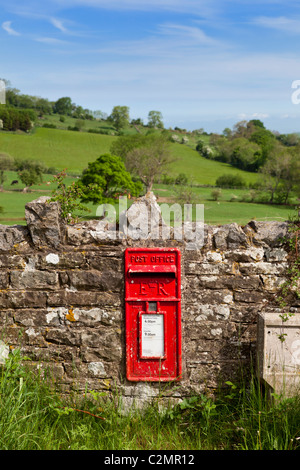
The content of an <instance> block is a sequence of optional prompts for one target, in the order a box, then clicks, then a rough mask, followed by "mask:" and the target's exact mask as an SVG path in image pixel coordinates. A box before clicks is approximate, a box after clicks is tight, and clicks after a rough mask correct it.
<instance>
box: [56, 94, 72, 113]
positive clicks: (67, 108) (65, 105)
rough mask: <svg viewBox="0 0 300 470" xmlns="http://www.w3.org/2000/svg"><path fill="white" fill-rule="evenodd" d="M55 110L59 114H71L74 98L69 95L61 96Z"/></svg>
mask: <svg viewBox="0 0 300 470" xmlns="http://www.w3.org/2000/svg"><path fill="white" fill-rule="evenodd" d="M53 111H54V112H55V113H57V114H67V115H68V114H71V112H72V100H71V98H70V97H69V96H64V97H62V98H59V99H58V100H57V101H56V102H55V104H54V106H53Z"/></svg>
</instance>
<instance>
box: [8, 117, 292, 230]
mask: <svg viewBox="0 0 300 470" xmlns="http://www.w3.org/2000/svg"><path fill="white" fill-rule="evenodd" d="M94 124H95V123H94ZM131 132H133V129H131ZM135 132H136V131H135ZM115 139H117V137H116V136H112V135H102V134H93V133H88V132H76V131H68V130H61V129H49V128H42V127H40V128H36V129H35V130H34V132H33V133H32V134H25V133H12V132H3V131H2V132H0V152H6V153H8V154H10V155H11V156H13V157H15V158H21V159H22V158H24V159H33V160H40V161H43V162H44V163H45V165H46V166H47V167H54V168H56V169H57V170H62V169H64V168H66V169H67V172H68V174H69V175H70V177H68V178H67V180H66V181H65V183H66V184H69V183H70V182H71V181H72V180H73V179H74V178H75V177H76V175H79V174H80V173H81V172H82V170H83V169H84V168H86V166H87V164H88V162H91V161H93V160H95V159H96V158H97V157H98V156H99V155H100V154H101V153H104V152H108V151H109V150H110V147H111V144H112V143H113V142H114V140H115ZM189 145H191V142H189ZM189 145H184V144H179V143H173V144H171V151H172V154H173V156H174V159H175V161H174V162H173V163H172V165H171V167H170V169H169V170H168V172H167V174H169V175H170V176H173V177H175V176H177V175H178V174H179V173H184V174H186V175H187V177H188V179H189V181H191V182H193V183H195V184H197V185H211V186H213V185H215V181H216V179H217V178H218V176H220V175H223V174H228V173H230V174H240V175H241V176H243V178H244V180H245V181H246V182H247V183H250V182H251V183H252V182H254V181H256V179H257V177H258V175H257V174H255V173H249V172H245V171H242V170H239V169H237V168H234V167H232V166H230V165H228V164H225V163H221V162H217V161H213V160H207V159H205V158H203V157H201V156H200V155H199V153H198V152H197V151H196V150H194V148H193V146H192V145H191V146H189ZM71 175H73V176H71ZM14 179H18V175H17V174H16V173H15V172H7V179H6V181H5V184H4V191H3V192H2V193H0V206H2V207H3V209H4V211H3V213H2V214H0V223H2V224H15V223H18V224H23V223H25V221H24V206H25V204H26V202H28V201H31V200H33V199H36V198H37V197H39V196H40V195H50V194H51V189H53V188H54V187H55V185H54V184H49V182H50V181H51V180H52V179H53V176H51V175H44V182H43V183H42V184H38V185H35V186H33V187H32V192H30V193H23V192H22V189H23V187H24V185H22V183H21V182H20V181H19V183H18V184H17V185H16V186H11V182H12V181H13V180H14ZM193 190H194V192H195V193H196V195H197V196H198V202H199V203H202V204H204V206H205V222H206V223H209V224H223V223H228V222H232V221H235V222H237V223H240V224H244V223H247V222H248V221H249V220H251V219H253V218H256V219H257V220H266V219H272V220H281V219H284V220H286V219H287V218H288V217H289V215H291V214H292V212H293V208H290V207H287V206H270V205H265V204H254V203H247V202H244V201H245V199H246V200H247V198H245V196H246V195H247V192H249V191H248V190H232V189H231V190H223V191H222V196H221V197H220V199H219V201H213V200H212V197H211V190H212V188H204V187H202V188H201V187H197V188H196V187H194V188H193ZM154 192H155V194H156V195H157V196H158V198H159V200H158V201H159V202H167V201H170V202H171V201H173V200H174V196H175V193H174V187H173V186H164V185H161V184H160V185H155V188H154ZM233 196H234V197H233ZM233 199H234V201H233ZM89 208H90V209H91V213H90V214H89V216H90V217H93V216H95V214H96V209H97V207H96V206H93V205H92V204H89Z"/></svg>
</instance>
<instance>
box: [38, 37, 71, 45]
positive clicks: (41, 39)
mask: <svg viewBox="0 0 300 470" xmlns="http://www.w3.org/2000/svg"><path fill="white" fill-rule="evenodd" d="M35 41H37V42H43V43H45V44H50V45H52V46H55V45H66V44H70V43H69V42H68V41H63V40H62V39H57V38H49V37H39V38H35Z"/></svg>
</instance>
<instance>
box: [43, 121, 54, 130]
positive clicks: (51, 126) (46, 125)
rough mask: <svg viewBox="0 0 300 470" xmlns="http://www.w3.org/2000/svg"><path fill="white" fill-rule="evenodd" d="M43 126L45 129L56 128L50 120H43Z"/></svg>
mask: <svg viewBox="0 0 300 470" xmlns="http://www.w3.org/2000/svg"><path fill="white" fill-rule="evenodd" d="M43 127H46V128H47V129H56V125H55V124H52V123H50V122H45V124H43Z"/></svg>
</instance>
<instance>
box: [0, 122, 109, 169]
mask: <svg viewBox="0 0 300 470" xmlns="http://www.w3.org/2000/svg"><path fill="white" fill-rule="evenodd" d="M114 139H116V137H113V136H104V135H99V134H89V133H87V132H76V131H66V130H58V129H47V128H37V129H36V130H35V132H33V133H32V134H28V135H27V134H18V133H10V132H1V133H0V149H1V152H6V153H8V154H10V155H11V156H13V157H14V158H20V159H32V160H39V161H42V162H44V163H45V165H46V166H47V167H54V168H57V169H58V170H63V169H64V168H67V170H68V173H70V174H80V173H81V172H82V170H83V169H84V168H86V167H87V165H88V162H91V161H94V160H96V158H97V157H99V155H101V153H105V152H108V151H109V149H110V146H111V144H112V142H113V141H114Z"/></svg>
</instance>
